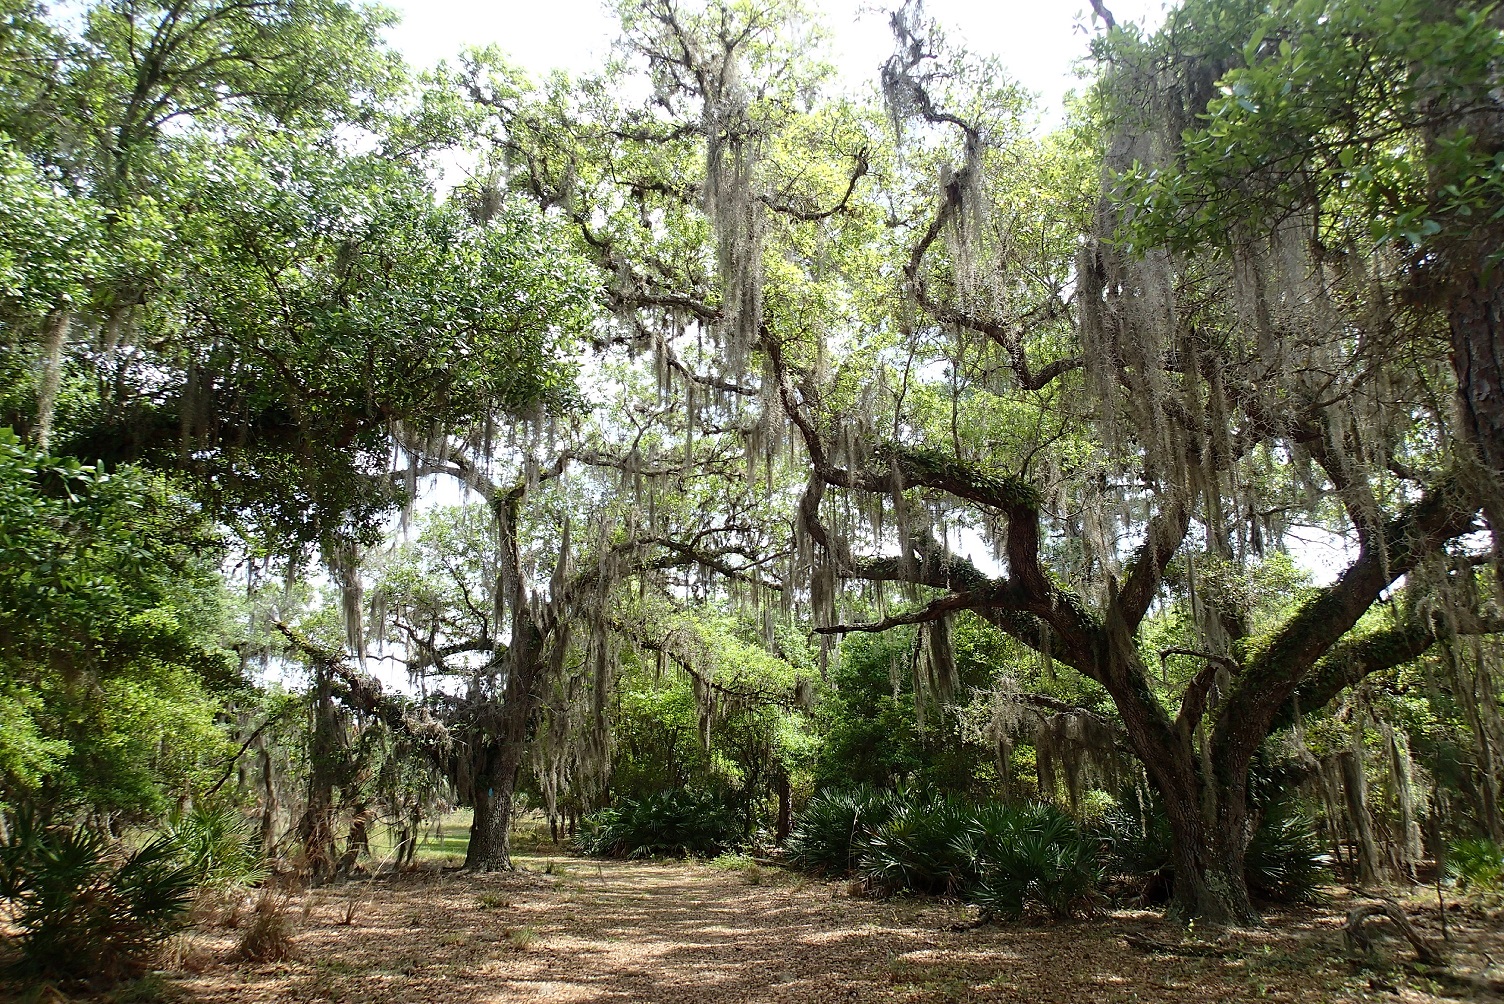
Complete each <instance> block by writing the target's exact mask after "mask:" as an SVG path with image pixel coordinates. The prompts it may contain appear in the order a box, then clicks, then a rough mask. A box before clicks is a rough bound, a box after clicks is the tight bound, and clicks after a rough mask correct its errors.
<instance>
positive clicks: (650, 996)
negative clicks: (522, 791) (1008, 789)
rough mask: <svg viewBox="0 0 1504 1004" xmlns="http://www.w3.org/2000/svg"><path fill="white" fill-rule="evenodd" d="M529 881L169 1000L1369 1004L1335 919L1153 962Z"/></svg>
mask: <svg viewBox="0 0 1504 1004" xmlns="http://www.w3.org/2000/svg"><path fill="white" fill-rule="evenodd" d="M519 863H520V864H521V865H522V866H523V868H524V869H526V870H525V871H522V872H520V873H516V874H509V875H483V876H472V875H466V874H461V873H452V872H451V873H443V874H433V873H429V874H428V875H426V876H424V875H420V876H415V877H410V878H404V879H402V880H400V881H398V882H395V883H393V882H391V881H378V882H353V883H350V884H347V885H344V886H340V887H337V888H333V889H326V890H318V891H314V892H311V893H307V894H303V895H301V896H299V897H297V898H295V899H294V901H293V903H292V906H291V909H292V911H293V915H294V916H295V917H296V918H297V919H298V921H299V926H300V933H299V934H298V936H297V941H296V951H297V954H296V957H295V958H294V959H293V960H291V961H289V962H284V963H276V964H263V965H253V964H248V963H244V962H235V961H233V958H232V956H233V950H234V945H235V939H236V932H235V931H234V930H226V929H216V930H211V931H209V932H207V933H203V934H198V935H195V936H194V939H193V942H192V944H191V945H190V946H189V947H188V949H187V950H186V957H185V964H186V966H187V968H188V969H189V970H192V972H187V973H183V974H181V975H179V976H177V977H175V978H174V979H173V981H172V982H173V984H174V985H175V987H176V988H179V989H180V990H181V991H183V993H184V996H186V997H188V998H190V999H193V1000H202V1001H216V1002H217V1001H223V1002H226V1004H229V1002H231V1001H274V1000H275V1001H335V1002H339V1001H348V1002H351V1004H354V1002H361V1004H369V1002H388V1001H444V1002H446V1004H493V1002H495V1004H499V1002H512V1001H517V1002H522V1001H556V1002H618V1001H644V1002H648V1001H651V1002H663V1004H670V1002H698V1001H727V1002H749V1004H762V1002H782V1001H789V1002H794V1001H798V1002H826V1001H925V1002H930V1001H1028V1002H1052V1001H1061V1002H1071V1004H1087V1002H1091V1004H1096V1002H1105V1001H1133V1000H1138V1001H1197V1002H1211V1001H1216V1002H1218V1004H1231V1002H1238V1001H1253V1000H1259V1001H1270V1000H1275V1001H1278V1000H1286V1001H1297V1000H1299V1001H1323V1000H1331V1001H1337V1000H1343V1001H1345V1000H1358V999H1363V996H1364V993H1363V992H1364V991H1367V990H1368V987H1367V985H1366V983H1365V982H1364V981H1363V979H1362V978H1361V977H1355V976H1354V974H1353V971H1352V969H1351V967H1349V966H1348V965H1347V964H1346V963H1344V962H1342V961H1341V960H1339V959H1336V958H1334V957H1333V955H1334V954H1335V946H1336V936H1335V925H1336V917H1337V916H1338V914H1336V913H1335V912H1333V911H1330V910H1329V911H1324V912H1323V913H1322V914H1321V915H1314V914H1313V915H1311V916H1309V917H1305V918H1293V917H1292V918H1286V919H1284V920H1282V921H1281V923H1280V926H1279V927H1278V928H1277V929H1276V928H1271V929H1269V930H1266V931H1259V932H1252V933H1247V934H1244V935H1240V936H1239V938H1238V940H1239V943H1240V947H1241V949H1242V950H1240V951H1239V952H1238V953H1237V954H1238V957H1237V958H1234V959H1199V958H1183V957H1171V956H1146V955H1143V954H1140V953H1138V952H1136V951H1133V950H1130V949H1128V948H1127V947H1126V946H1125V944H1124V941H1123V935H1124V934H1125V933H1129V932H1136V933H1141V934H1148V935H1150V936H1154V937H1159V938H1167V939H1173V937H1174V934H1173V932H1171V931H1169V930H1167V929H1165V928H1164V927H1162V926H1161V924H1160V922H1159V921H1158V920H1157V919H1156V918H1155V917H1154V916H1153V915H1152V914H1147V913H1122V912H1120V913H1116V914H1113V915H1111V916H1110V917H1106V918H1103V919H1101V920H1098V921H1095V922H1081V923H1072V924H1042V925H1038V926H1023V925H1018V926H988V927H984V928H981V929H978V930H974V931H953V930H951V929H950V928H951V926H952V925H954V924H956V923H957V922H959V921H961V920H963V919H964V917H965V913H964V910H963V909H962V908H961V907H959V906H955V905H950V904H944V903H937V902H934V901H929V900H888V901H882V900H874V899H869V898H864V897H860V896H852V895H851V894H850V892H849V891H848V889H847V886H846V885H845V884H844V883H831V882H812V881H809V880H806V879H801V878H799V877H796V876H792V875H789V874H787V873H784V872H780V871H776V870H771V871H770V870H762V871H760V872H759V873H757V874H749V873H747V872H736V871H722V870H717V869H715V868H712V867H710V866H708V865H703V864H682V863H653V862H595V861H585V860H580V859H566V858H562V857H561V858H555V859H552V861H550V860H549V859H546V858H541V857H520V858H519ZM550 872H551V873H550ZM754 882H755V883H756V884H753V883H754ZM352 902H353V904H354V909H353V911H351V909H350V906H351V904H352ZM347 916H351V917H352V921H351V923H349V924H344V923H342V921H344V920H345V918H346V917H347ZM1383 999H1385V1000H1389V1001H1399V1000H1410V1001H1422V1000H1430V999H1432V998H1429V997H1426V996H1424V995H1420V994H1416V993H1413V992H1411V991H1402V993H1401V994H1399V995H1395V994H1386V995H1385V996H1384V998H1383Z"/></svg>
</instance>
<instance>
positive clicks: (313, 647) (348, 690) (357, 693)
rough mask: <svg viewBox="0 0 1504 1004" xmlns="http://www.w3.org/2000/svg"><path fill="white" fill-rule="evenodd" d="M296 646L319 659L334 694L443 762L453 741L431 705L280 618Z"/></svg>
mask: <svg viewBox="0 0 1504 1004" xmlns="http://www.w3.org/2000/svg"><path fill="white" fill-rule="evenodd" d="M276 627H277V630H278V631H280V632H281V633H282V636H283V637H285V638H286V639H287V640H288V642H289V643H291V644H292V646H293V648H295V649H297V650H298V651H299V652H301V653H302V654H303V656H304V657H305V658H307V659H310V660H312V661H313V662H315V663H317V664H318V666H319V668H321V669H322V670H323V671H324V673H325V674H326V676H327V677H328V679H329V681H330V683H331V691H332V696H334V697H335V698H337V699H338V700H339V701H340V703H342V704H344V705H345V706H346V707H348V708H351V709H352V710H354V711H359V712H361V713H363V714H367V715H371V716H373V717H375V718H378V719H380V721H381V722H382V723H383V724H384V725H386V727H387V728H389V729H391V730H392V731H393V732H394V733H396V734H398V735H400V736H403V737H405V738H407V739H408V740H410V741H411V742H412V743H413V745H414V747H415V748H417V749H418V750H419V751H420V752H422V753H424V754H425V755H427V756H429V757H431V758H432V759H433V760H434V761H435V762H436V763H440V764H442V763H443V762H444V761H445V760H446V759H447V758H448V755H449V750H450V747H451V745H452V742H451V738H450V735H449V729H448V728H447V727H446V726H445V725H444V723H443V722H440V721H438V720H436V719H434V718H432V717H431V716H430V715H429V714H428V711H427V709H425V708H423V707H421V706H419V705H416V704H414V703H413V702H412V701H409V700H408V699H407V698H405V697H402V696H401V695H399V694H391V693H387V692H386V691H385V690H383V689H382V686H381V681H379V680H377V679H376V678H375V677H374V676H371V675H369V674H367V673H363V672H361V671H360V670H359V669H357V668H355V667H354V666H352V665H350V661H349V659H347V658H346V657H345V655H344V653H343V652H338V651H335V650H333V649H330V648H326V647H324V646H323V645H320V644H319V643H318V642H316V641H314V640H313V639H312V638H309V637H308V636H307V635H305V634H304V633H303V632H301V631H299V630H298V629H297V628H295V627H292V626H291V625H289V624H285V623H283V622H282V621H278V622H277V625H276Z"/></svg>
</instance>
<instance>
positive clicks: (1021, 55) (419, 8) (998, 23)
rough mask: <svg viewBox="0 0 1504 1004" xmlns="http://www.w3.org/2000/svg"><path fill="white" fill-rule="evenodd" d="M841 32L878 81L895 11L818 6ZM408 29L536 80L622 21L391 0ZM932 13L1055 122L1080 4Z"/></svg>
mask: <svg viewBox="0 0 1504 1004" xmlns="http://www.w3.org/2000/svg"><path fill="white" fill-rule="evenodd" d="M814 2H815V6H816V7H817V8H818V9H820V10H821V11H823V13H824V21H825V24H826V26H827V27H828V28H830V29H831V32H832V35H833V41H832V45H833V48H834V52H833V56H834V59H835V62H836V65H837V66H838V67H839V68H840V70H841V72H842V75H843V76H844V77H845V79H846V82H847V83H848V84H849V85H851V86H853V87H857V86H860V85H861V84H863V83H865V82H867V81H874V80H875V79H876V76H877V68H878V66H880V65H881V64H882V62H883V60H884V59H886V58H887V56H888V54H889V53H890V52H891V51H892V35H891V34H890V32H889V30H888V20H887V9H888V8H889V7H890V6H896V4H897V0H892V3H882V2H874V0H814ZM387 4H388V6H390V7H392V8H394V9H395V10H396V11H397V12H398V13H399V14H400V15H401V16H402V19H403V20H402V23H401V24H400V25H398V26H397V27H396V28H394V29H393V30H392V32H391V33H390V38H391V41H392V43H393V44H394V45H396V46H397V47H398V48H399V49H401V50H402V52H403V53H404V54H405V55H406V56H407V58H408V59H409V60H410V61H411V62H413V63H415V64H417V65H419V66H430V65H432V64H433V63H435V62H437V61H438V60H440V59H444V58H446V57H452V56H454V55H455V54H456V53H458V52H459V51H460V50H461V49H463V48H465V47H467V46H482V45H492V44H494V45H497V46H499V47H500V48H501V49H502V50H503V51H504V52H506V53H507V54H508V55H509V56H510V57H511V58H512V60H513V61H514V62H516V63H517V64H519V65H521V66H522V67H524V68H525V69H527V70H528V71H529V72H531V73H532V74H534V75H535V76H539V77H541V76H542V75H544V74H546V73H547V72H548V71H550V70H553V69H564V70H568V71H569V72H571V73H573V74H580V73H585V72H589V71H592V70H595V69H597V68H598V67H599V66H600V65H601V62H602V57H603V56H604V54H605V53H606V52H607V50H608V48H609V47H610V44H611V41H612V39H613V38H614V37H615V36H616V29H617V25H616V22H615V20H614V19H613V18H612V17H611V16H610V15H608V14H607V13H606V12H605V10H604V9H603V7H602V5H601V4H600V3H599V2H598V0H387ZM1107 6H1108V9H1109V10H1111V11H1112V12H1113V14H1114V15H1115V16H1116V18H1117V20H1118V22H1119V23H1126V22H1128V21H1143V20H1145V19H1148V20H1149V22H1150V23H1154V24H1157V23H1158V21H1159V20H1160V18H1161V17H1162V16H1163V6H1164V5H1163V2H1162V0H1108V2H1107ZM925 12H926V14H927V15H928V16H929V17H931V18H933V19H935V20H936V21H938V22H939V23H940V24H941V26H942V27H943V29H944V30H945V33H946V37H947V38H948V39H949V40H950V41H951V42H952V43H953V44H959V45H962V46H964V47H965V48H967V49H969V50H970V51H972V52H974V53H977V54H980V55H996V56H998V57H1000V58H1001V59H1002V61H1003V64H1004V65H1005V66H1006V67H1007V68H1008V71H1009V73H1010V74H1011V75H1012V76H1013V77H1014V78H1015V79H1017V80H1018V81H1019V82H1021V83H1022V84H1023V85H1024V86H1025V87H1027V88H1029V89H1030V90H1032V91H1035V92H1036V93H1038V94H1039V95H1041V97H1042V100H1043V107H1042V109H1041V111H1043V112H1044V113H1045V116H1046V118H1047V119H1058V117H1059V110H1060V107H1061V98H1062V96H1063V95H1064V94H1065V92H1066V91H1067V90H1069V89H1070V88H1071V87H1073V86H1075V77H1074V71H1073V66H1074V64H1075V62H1076V60H1078V59H1079V58H1081V57H1082V56H1084V55H1085V54H1086V48H1087V40H1088V38H1089V37H1090V33H1091V31H1093V30H1094V27H1095V26H1093V25H1092V23H1091V20H1090V17H1089V12H1090V8H1089V7H1087V6H1086V5H1085V4H1084V3H1080V2H1079V0H1067V2H1065V3H1059V2H1051V0H1033V2H1020V0H990V2H989V0H928V3H926V5H925Z"/></svg>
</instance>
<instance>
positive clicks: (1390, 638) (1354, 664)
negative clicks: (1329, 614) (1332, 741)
mask: <svg viewBox="0 0 1504 1004" xmlns="http://www.w3.org/2000/svg"><path fill="white" fill-rule="evenodd" d="M1455 630H1456V633H1457V634H1460V635H1480V634H1501V633H1504V618H1500V617H1497V616H1490V617H1471V616H1470V617H1462V618H1459V619H1458V621H1457V623H1456V625H1455ZM1443 633H1444V630H1443V629H1442V627H1441V626H1440V625H1438V624H1433V623H1430V622H1423V621H1419V620H1413V621H1410V622H1408V623H1405V624H1397V625H1394V626H1392V627H1388V628H1382V629H1380V630H1377V631H1372V632H1369V633H1367V634H1364V635H1359V636H1355V637H1352V638H1344V639H1343V640H1342V641H1341V642H1339V643H1338V644H1337V645H1335V646H1333V647H1332V650H1331V651H1330V652H1328V653H1327V654H1326V655H1325V656H1323V657H1322V658H1321V659H1320V660H1319V661H1317V663H1316V665H1315V666H1313V667H1312V668H1311V672H1310V673H1309V674H1307V676H1306V678H1305V679H1304V680H1303V681H1302V682H1301V684H1300V686H1299V688H1297V689H1296V691H1295V694H1294V696H1293V698H1292V699H1291V700H1290V701H1289V702H1288V703H1286V704H1285V705H1284V706H1283V707H1282V708H1280V710H1279V713H1278V715H1277V716H1276V717H1275V726H1276V727H1278V726H1281V725H1284V724H1288V723H1289V722H1291V721H1293V720H1294V718H1295V709H1296V708H1297V707H1299V708H1300V709H1301V710H1303V711H1314V710H1315V709H1317V708H1320V707H1323V706H1324V705H1326V704H1327V703H1329V702H1330V701H1331V700H1332V699H1333V698H1335V697H1336V696H1337V695H1338V694H1340V693H1341V692H1342V691H1343V690H1346V689H1347V688H1348V687H1351V686H1355V685H1356V684H1358V683H1361V682H1362V681H1363V680H1364V679H1365V678H1367V677H1368V676H1370V675H1372V674H1374V673H1382V672H1384V671H1385V670H1389V669H1394V668H1395V667H1397V666H1403V665H1404V664H1405V663H1407V662H1412V661H1414V660H1415V659H1418V658H1420V657H1421V656H1422V655H1424V654H1425V652H1426V650H1427V649H1429V648H1430V647H1431V646H1432V645H1434V644H1436V643H1437V642H1438V641H1440V640H1441V639H1442V636H1443Z"/></svg>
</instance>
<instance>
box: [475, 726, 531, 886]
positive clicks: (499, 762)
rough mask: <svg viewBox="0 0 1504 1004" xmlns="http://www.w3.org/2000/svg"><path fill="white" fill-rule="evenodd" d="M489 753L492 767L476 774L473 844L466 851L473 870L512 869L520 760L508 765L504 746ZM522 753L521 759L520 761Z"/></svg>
mask: <svg viewBox="0 0 1504 1004" xmlns="http://www.w3.org/2000/svg"><path fill="white" fill-rule="evenodd" d="M487 752H488V753H489V756H488V759H489V760H490V766H491V769H489V770H487V771H486V772H484V773H483V774H480V775H477V777H476V790H475V797H474V803H475V818H474V820H472V822H471V823H470V846H469V847H468V848H467V849H466V851H465V868H466V869H467V870H469V871H480V872H493V871H511V870H512V791H513V787H514V786H515V784H516V781H517V763H516V762H513V763H512V764H511V767H510V769H508V766H507V761H508V760H510V759H511V758H509V757H506V756H504V755H503V754H504V753H505V752H506V751H505V750H504V749H501V748H492V749H490V750H488V751H487ZM520 759H521V758H520V757H518V758H517V761H520Z"/></svg>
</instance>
